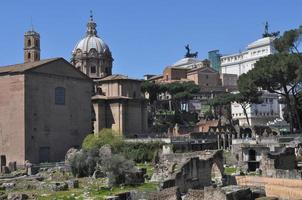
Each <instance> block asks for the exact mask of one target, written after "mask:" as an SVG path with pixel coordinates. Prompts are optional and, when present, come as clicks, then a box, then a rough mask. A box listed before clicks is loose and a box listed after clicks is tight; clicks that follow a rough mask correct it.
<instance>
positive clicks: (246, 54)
mask: <svg viewBox="0 0 302 200" xmlns="http://www.w3.org/2000/svg"><path fill="white" fill-rule="evenodd" d="M274 39H275V38H274V37H265V38H261V39H258V40H256V41H255V42H252V43H251V44H249V45H248V46H247V48H246V50H245V51H242V52H239V53H236V54H231V55H225V56H222V57H221V58H220V61H221V73H222V74H237V76H240V75H241V74H244V73H247V72H248V71H249V70H251V69H253V68H254V65H255V63H256V62H257V61H258V60H259V59H260V58H261V57H264V56H267V55H270V54H273V53H274V52H275V50H274V47H273V41H274Z"/></svg>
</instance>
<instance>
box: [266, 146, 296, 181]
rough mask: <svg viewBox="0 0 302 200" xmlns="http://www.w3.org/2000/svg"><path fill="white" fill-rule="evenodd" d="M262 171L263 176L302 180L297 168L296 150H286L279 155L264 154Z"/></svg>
mask: <svg viewBox="0 0 302 200" xmlns="http://www.w3.org/2000/svg"><path fill="white" fill-rule="evenodd" d="M261 157H262V159H261V162H260V169H261V171H262V175H263V176H268V177H274V178H290V179H301V178H302V174H301V172H299V171H298V170H296V168H297V163H296V155H295V150H294V149H293V148H284V149H282V150H281V151H280V152H277V153H263V154H262V156H261Z"/></svg>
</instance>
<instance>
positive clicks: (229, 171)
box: [224, 167, 237, 175]
mask: <svg viewBox="0 0 302 200" xmlns="http://www.w3.org/2000/svg"><path fill="white" fill-rule="evenodd" d="M236 171H237V168H236V167H225V168H224V174H226V175H232V174H233V173H236Z"/></svg>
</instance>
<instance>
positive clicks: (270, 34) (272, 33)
mask: <svg viewBox="0 0 302 200" xmlns="http://www.w3.org/2000/svg"><path fill="white" fill-rule="evenodd" d="M268 28H269V25H268V22H265V24H264V33H263V34H262V37H277V36H278V35H279V34H280V31H277V32H271V33H270V32H269V31H268Z"/></svg>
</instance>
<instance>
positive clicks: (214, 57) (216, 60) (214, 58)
mask: <svg viewBox="0 0 302 200" xmlns="http://www.w3.org/2000/svg"><path fill="white" fill-rule="evenodd" d="M220 57H221V54H220V53H219V50H213V51H209V52H208V59H209V61H210V63H211V67H212V68H213V69H215V70H216V71H220V68H221V62H220Z"/></svg>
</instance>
